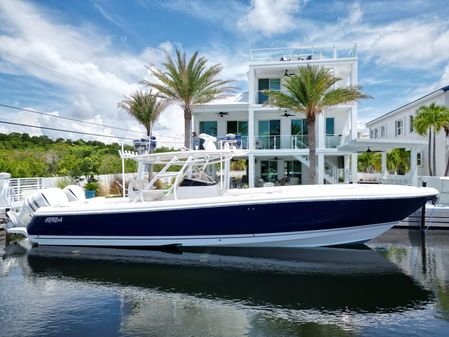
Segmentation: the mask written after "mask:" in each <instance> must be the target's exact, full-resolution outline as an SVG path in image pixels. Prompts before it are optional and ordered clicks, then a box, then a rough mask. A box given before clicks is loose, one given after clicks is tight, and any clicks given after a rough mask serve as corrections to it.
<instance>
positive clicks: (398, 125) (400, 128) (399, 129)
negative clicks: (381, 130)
mask: <svg viewBox="0 0 449 337" xmlns="http://www.w3.org/2000/svg"><path fill="white" fill-rule="evenodd" d="M394 126H395V136H396V137H397V136H401V135H403V134H404V120H403V119H398V120H397V121H395V122H394Z"/></svg>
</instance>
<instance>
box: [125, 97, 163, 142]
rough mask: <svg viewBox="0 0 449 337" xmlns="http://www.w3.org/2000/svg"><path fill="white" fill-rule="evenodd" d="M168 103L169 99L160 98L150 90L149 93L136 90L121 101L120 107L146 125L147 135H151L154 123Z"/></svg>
mask: <svg viewBox="0 0 449 337" xmlns="http://www.w3.org/2000/svg"><path fill="white" fill-rule="evenodd" d="M167 105H168V101H167V100H165V99H161V98H158V97H157V95H153V93H152V91H151V90H150V91H149V92H148V93H143V92H142V91H136V92H135V93H134V94H132V95H131V96H130V97H129V98H128V99H126V100H123V101H121V102H120V103H119V104H118V107H119V108H121V109H123V110H125V111H127V112H128V113H129V114H130V115H131V116H133V117H134V118H135V119H137V120H138V121H139V122H140V123H141V124H142V125H143V126H144V127H145V130H146V132H147V136H148V137H151V133H152V130H153V125H154V123H155V122H156V120H157V119H158V118H159V115H160V114H161V112H162V111H163V110H165V108H166V107H167Z"/></svg>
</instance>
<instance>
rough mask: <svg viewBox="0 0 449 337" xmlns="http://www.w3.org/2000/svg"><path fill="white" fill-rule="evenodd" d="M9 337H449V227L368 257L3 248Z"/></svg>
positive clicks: (367, 251)
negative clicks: (391, 336) (62, 336)
mask: <svg viewBox="0 0 449 337" xmlns="http://www.w3.org/2000/svg"><path fill="white" fill-rule="evenodd" d="M1 244H2V243H0V251H1V250H2V251H3V255H2V256H3V257H2V259H1V262H0V303H1V306H0V336H61V335H64V336H103V335H104V336H106V335H107V336H386V335H395V336H447V335H448V331H449V231H428V232H427V234H426V236H425V238H424V240H423V238H422V236H421V235H420V232H419V231H408V230H404V229H401V230H391V231H389V232H387V233H386V234H384V235H383V236H382V237H380V238H378V239H377V240H375V241H372V242H370V243H369V244H368V246H364V247H358V249H352V248H351V249H348V248H313V249H269V250H268V249H232V250H231V249H227V250H224V249H221V250H196V251H189V252H182V253H180V252H158V251H135V250H134V251H128V250H114V249H92V248H80V247H37V248H32V249H31V250H27V249H25V248H23V246H25V245H26V242H24V243H21V245H19V244H12V245H8V246H6V247H4V248H2V247H1Z"/></svg>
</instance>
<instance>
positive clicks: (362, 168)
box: [357, 152, 381, 173]
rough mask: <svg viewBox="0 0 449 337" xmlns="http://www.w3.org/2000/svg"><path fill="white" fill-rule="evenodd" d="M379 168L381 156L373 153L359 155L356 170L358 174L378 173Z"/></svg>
mask: <svg viewBox="0 0 449 337" xmlns="http://www.w3.org/2000/svg"><path fill="white" fill-rule="evenodd" d="M380 168H381V154H380V153H374V152H365V153H361V154H359V156H358V161H357V169H358V171H359V172H367V173H370V172H371V171H372V170H374V171H375V172H379V171H380Z"/></svg>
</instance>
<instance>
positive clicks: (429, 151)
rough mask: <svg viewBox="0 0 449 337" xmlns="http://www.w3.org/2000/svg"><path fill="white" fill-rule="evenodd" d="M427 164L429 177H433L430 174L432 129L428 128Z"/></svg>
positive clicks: (431, 173)
mask: <svg viewBox="0 0 449 337" xmlns="http://www.w3.org/2000/svg"><path fill="white" fill-rule="evenodd" d="M427 149H428V151H427V152H428V153H427V162H428V164H429V176H433V172H432V128H431V127H430V128H429V144H428V147H427Z"/></svg>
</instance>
